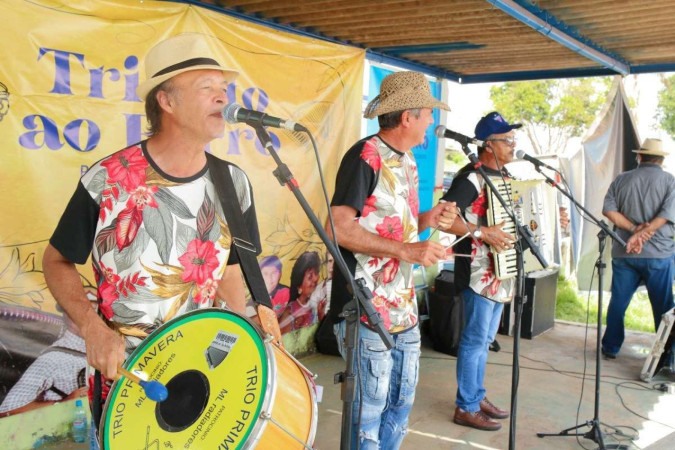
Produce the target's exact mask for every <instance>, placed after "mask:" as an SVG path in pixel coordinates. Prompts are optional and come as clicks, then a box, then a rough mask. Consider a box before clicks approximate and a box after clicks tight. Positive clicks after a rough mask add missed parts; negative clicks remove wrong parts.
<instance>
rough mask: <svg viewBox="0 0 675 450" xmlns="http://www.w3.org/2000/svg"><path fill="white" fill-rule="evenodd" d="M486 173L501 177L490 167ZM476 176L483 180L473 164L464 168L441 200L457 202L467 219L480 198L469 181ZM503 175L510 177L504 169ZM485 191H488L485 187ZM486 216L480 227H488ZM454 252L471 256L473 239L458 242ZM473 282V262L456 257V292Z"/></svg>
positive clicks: (482, 218) (483, 217)
mask: <svg viewBox="0 0 675 450" xmlns="http://www.w3.org/2000/svg"><path fill="white" fill-rule="evenodd" d="M483 169H484V170H485V173H486V174H487V175H488V176H490V177H499V176H500V172H499V171H497V170H494V169H490V168H489V167H485V166H483ZM472 174H476V175H477V176H478V177H479V179H480V178H481V176H480V173H478V171H477V170H476V169H475V168H474V165H473V163H469V164H467V165H466V166H464V167H462V168H461V169H460V170H459V172H457V175H456V176H455V178H454V179H453V180H452V184H451V185H450V188H449V189H448V190H447V192H446V193H445V194H444V195H443V197H442V198H441V200H445V201H448V202H455V203H456V204H457V207H458V208H460V210H461V211H462V216H463V217H464V218H465V219H466V213H465V212H466V210H467V209H469V208H470V207H471V206H472V205H473V203H474V202H475V201H476V199H477V198H478V196H479V194H480V192H479V191H478V189H477V188H476V185H475V184H474V183H473V182H472V181H471V180H469V176H470V175H472ZM502 174H503V175H504V176H508V175H509V174H508V172H506V169H503V171H502ZM483 189H486V187H485V185H483ZM486 219H487V218H486V216H485V215H483V216H481V217H480V218H479V225H481V226H483V225H485V226H487V220H486ZM453 250H454V252H455V253H457V254H462V255H470V254H471V239H463V240H462V241H460V242H458V243H457V245H455V246H454V247H453ZM470 280H471V260H470V258H468V257H465V256H455V290H456V292H461V291H463V290H464V289H466V288H468V287H469V282H470Z"/></svg>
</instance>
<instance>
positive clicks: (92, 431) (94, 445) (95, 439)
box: [89, 420, 99, 450]
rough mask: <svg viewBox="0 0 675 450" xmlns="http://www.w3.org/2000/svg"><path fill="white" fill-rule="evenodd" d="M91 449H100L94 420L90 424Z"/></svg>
mask: <svg viewBox="0 0 675 450" xmlns="http://www.w3.org/2000/svg"><path fill="white" fill-rule="evenodd" d="M89 450H99V445H98V433H97V429H96V424H95V423H94V421H93V420H92V421H91V423H90V424H89Z"/></svg>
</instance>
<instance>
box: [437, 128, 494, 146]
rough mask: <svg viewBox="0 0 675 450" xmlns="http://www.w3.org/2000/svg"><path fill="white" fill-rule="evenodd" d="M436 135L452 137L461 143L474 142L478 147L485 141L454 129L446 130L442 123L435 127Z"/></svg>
mask: <svg viewBox="0 0 675 450" xmlns="http://www.w3.org/2000/svg"><path fill="white" fill-rule="evenodd" d="M436 136H438V137H439V138H441V137H442V138H449V139H454V140H455V141H457V142H459V143H460V144H462V145H467V144H474V145H476V146H478V147H483V146H484V145H485V142H483V141H481V140H479V139H475V138H470V137H469V136H465V135H463V134H462V133H457V132H455V131H452V130H448V129H447V128H445V127H444V126H443V125H439V126H437V127H436Z"/></svg>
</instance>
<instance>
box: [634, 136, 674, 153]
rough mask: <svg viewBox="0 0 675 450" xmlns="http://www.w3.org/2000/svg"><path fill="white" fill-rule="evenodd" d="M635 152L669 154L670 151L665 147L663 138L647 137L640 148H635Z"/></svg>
mask: <svg viewBox="0 0 675 450" xmlns="http://www.w3.org/2000/svg"><path fill="white" fill-rule="evenodd" d="M633 152H634V153H640V154H642V155H654V156H668V155H669V154H670V151H669V150H668V149H664V148H663V143H662V142H661V139H654V138H647V139H645V140H644V142H643V143H642V145H641V146H640V148H639V149H637V150H633Z"/></svg>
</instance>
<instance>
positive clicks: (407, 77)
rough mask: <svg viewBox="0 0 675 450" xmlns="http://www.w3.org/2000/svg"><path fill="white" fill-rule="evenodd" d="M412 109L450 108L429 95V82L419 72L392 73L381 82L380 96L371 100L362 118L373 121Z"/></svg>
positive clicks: (448, 109) (447, 109)
mask: <svg viewBox="0 0 675 450" xmlns="http://www.w3.org/2000/svg"><path fill="white" fill-rule="evenodd" d="M414 108H432V109H433V108H441V109H445V110H446V111H450V107H449V106H448V105H446V104H445V103H443V102H440V101H438V100H436V99H435V98H434V96H433V95H431V89H429V82H428V81H427V79H426V77H425V76H424V74H422V73H420V72H394V73H392V74H391V75H387V76H386V77H385V78H384V80H382V85H381V86H380V94H379V95H378V96H377V97H375V98H374V99H372V100H371V101H370V103H368V106H366V111H365V112H364V113H363V117H365V118H366V119H373V118H375V117H377V116H381V115H382V114H387V113H390V112H394V111H403V110H405V109H414Z"/></svg>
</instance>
